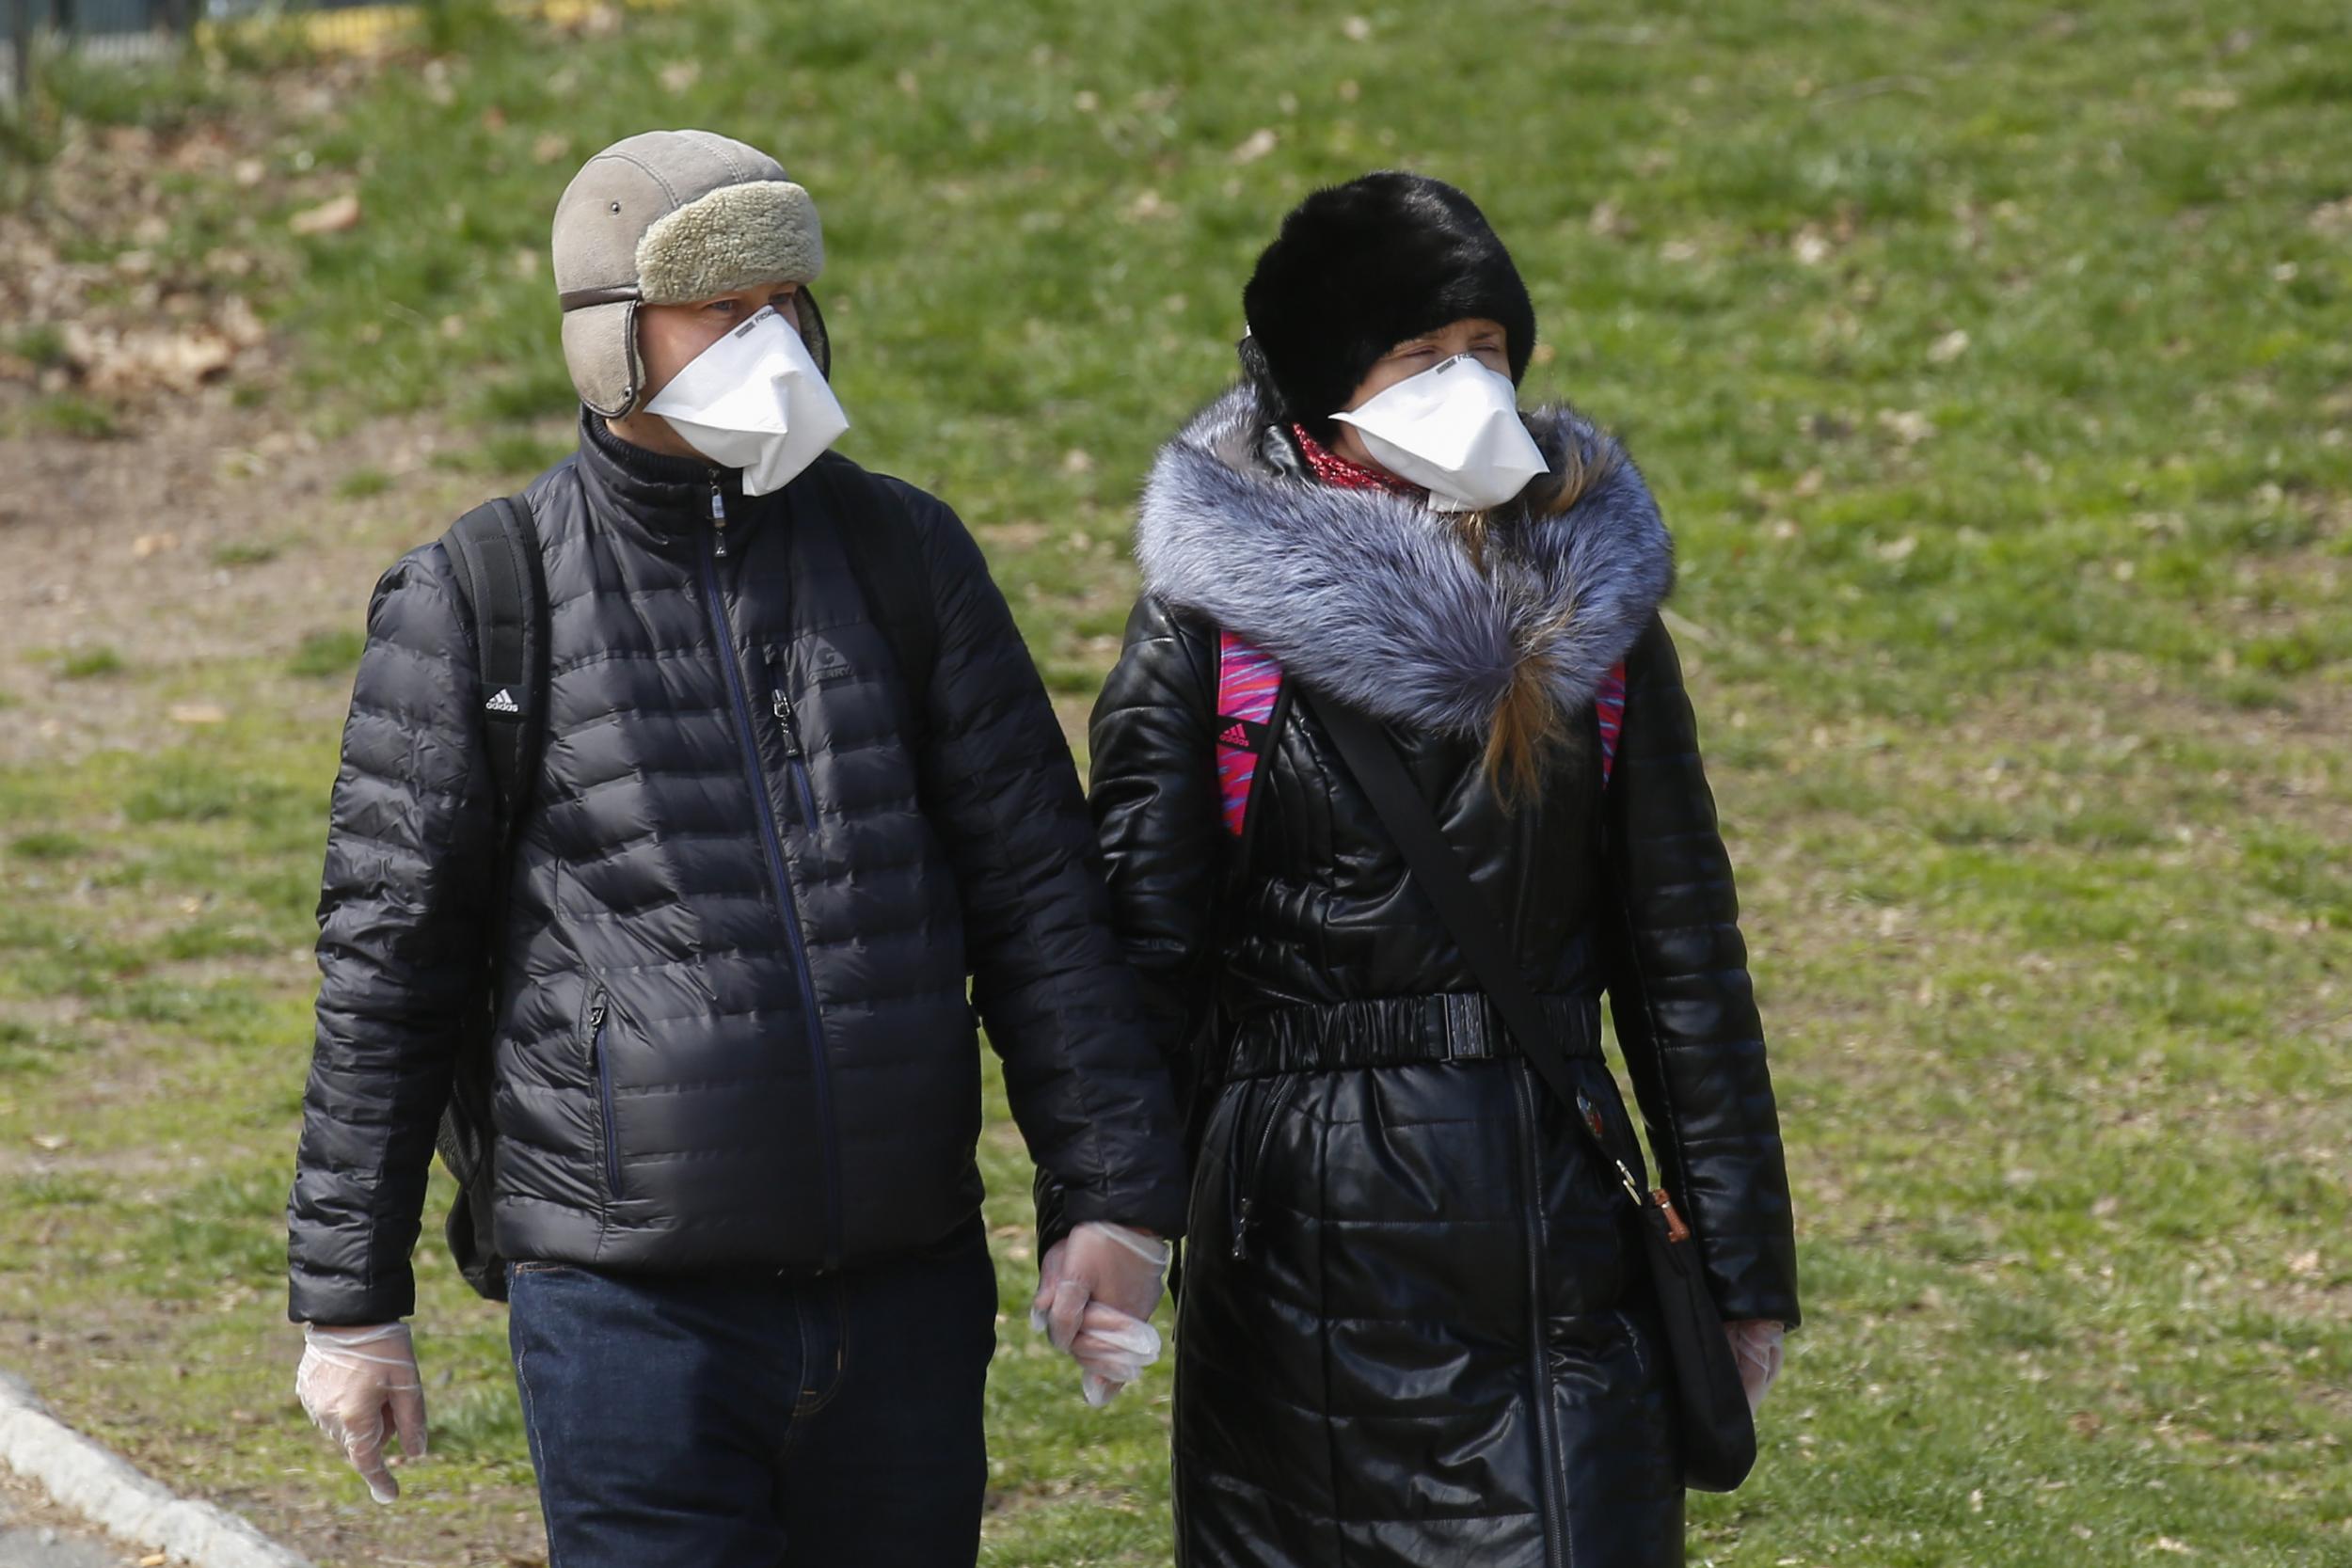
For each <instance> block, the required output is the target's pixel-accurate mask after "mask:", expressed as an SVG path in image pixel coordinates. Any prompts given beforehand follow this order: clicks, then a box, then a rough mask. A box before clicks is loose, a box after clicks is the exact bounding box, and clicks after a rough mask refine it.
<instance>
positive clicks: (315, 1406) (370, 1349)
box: [294, 1323, 424, 1503]
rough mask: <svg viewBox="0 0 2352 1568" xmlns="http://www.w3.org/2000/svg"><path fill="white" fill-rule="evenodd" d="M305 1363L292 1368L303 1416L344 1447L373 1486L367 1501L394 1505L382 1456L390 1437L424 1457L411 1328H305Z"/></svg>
mask: <svg viewBox="0 0 2352 1568" xmlns="http://www.w3.org/2000/svg"><path fill="white" fill-rule="evenodd" d="M302 1338H303V1346H302V1364H301V1365H300V1366H299V1367H297V1368H295V1369H294V1397H295V1398H296V1399H298V1400H300V1401H301V1402H302V1409H303V1412H304V1414H306V1415H308V1416H309V1417H310V1420H311V1423H312V1424H313V1425H315V1426H316V1427H317V1428H318V1429H319V1430H320V1431H321V1432H323V1433H326V1435H327V1436H329V1437H331V1438H333V1439H334V1440H335V1441H336V1442H338V1443H340V1444H342V1449H343V1452H344V1454H345V1455H346V1456H348V1457H349V1458H350V1460H351V1467H352V1468H353V1469H355V1470H357V1471H358V1472H359V1479H360V1480H361V1481H366V1482H367V1483H368V1496H369V1497H373V1498H374V1499H375V1500H376V1501H377V1502H380V1503H388V1502H390V1501H391V1500H392V1499H393V1498H394V1497H399V1496H400V1482H398V1481H394V1480H393V1479H392V1471H391V1466H390V1465H389V1464H388V1463H386V1461H385V1458H384V1438H385V1435H386V1434H387V1433H398V1435H399V1437H400V1451H401V1452H402V1453H404V1454H405V1455H406V1456H407V1457H408V1458H409V1459H411V1460H417V1459H422V1458H423V1457H424V1380H423V1378H421V1376H419V1375H418V1372H417V1353H416V1348H415V1346H414V1344H413V1343H411V1341H410V1339H409V1338H408V1325H407V1324H406V1323H377V1324H375V1325H373V1326H372V1327H364V1328H323V1327H321V1326H320V1325H318V1324H317V1323H305V1324H303V1325H302Z"/></svg>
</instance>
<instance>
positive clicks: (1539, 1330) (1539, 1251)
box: [1511, 1068, 1568, 1568]
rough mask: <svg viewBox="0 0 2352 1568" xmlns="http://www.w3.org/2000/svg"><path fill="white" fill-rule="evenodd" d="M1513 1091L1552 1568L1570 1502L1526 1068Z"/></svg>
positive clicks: (1563, 1555)
mask: <svg viewBox="0 0 2352 1568" xmlns="http://www.w3.org/2000/svg"><path fill="white" fill-rule="evenodd" d="M1511 1088H1512V1093H1513V1095H1514V1096H1515V1097H1516V1098H1517V1099H1518V1107H1519V1132H1520V1138H1519V1147H1520V1148H1521V1150H1522V1151H1523V1152H1524V1153H1525V1154H1526V1156H1527V1326H1528V1332H1529V1338H1530V1339H1531V1341H1532V1348H1531V1350H1530V1353H1529V1354H1530V1357H1531V1359H1532V1360H1533V1362H1534V1372H1535V1387H1534V1394H1535V1411H1534V1415H1535V1448H1536V1453H1537V1456H1538V1458H1539V1459H1540V1461H1541V1464H1542V1470H1543V1475H1542V1484H1543V1489H1544V1497H1543V1506H1544V1561H1545V1563H1546V1564H1547V1568H1553V1565H1559V1564H1565V1562H1566V1561H1567V1560H1568V1527H1567V1521H1566V1518H1565V1513H1566V1499H1565V1498H1564V1497H1561V1495H1560V1494H1561V1490H1562V1488H1563V1487H1564V1485H1565V1481H1564V1480H1563V1478H1562V1476H1561V1474H1560V1432H1559V1425H1558V1416H1557V1413H1556V1412H1555V1411H1554V1410H1553V1409H1552V1388H1551V1347H1550V1345H1549V1342H1548V1341H1547V1338H1546V1336H1545V1331H1544V1323H1545V1313H1544V1263H1543V1259H1544V1217H1543V1216H1544V1187H1543V1162H1542V1158H1541V1151H1540V1150H1539V1148H1537V1145H1536V1141H1535V1107H1534V1103H1533V1101H1532V1099H1531V1097H1530V1095H1529V1093H1528V1083H1527V1069H1525V1068H1518V1069H1515V1070H1514V1071H1513V1072H1512V1074H1511Z"/></svg>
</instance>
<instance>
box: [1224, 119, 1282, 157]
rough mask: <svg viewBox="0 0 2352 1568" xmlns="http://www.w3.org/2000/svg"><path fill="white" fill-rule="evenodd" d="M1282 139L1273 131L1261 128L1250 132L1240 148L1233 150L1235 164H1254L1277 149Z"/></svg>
mask: <svg viewBox="0 0 2352 1568" xmlns="http://www.w3.org/2000/svg"><path fill="white" fill-rule="evenodd" d="M1281 139H1282V138H1281V137H1279V136H1278V135H1275V134H1274V133H1273V131H1271V130H1269V129H1267V128H1265V127H1263V126H1261V127H1259V128H1258V129H1257V130H1255V131H1252V132H1250V133H1249V135H1248V138H1247V139H1245V140H1244V141H1243V142H1242V144H1241V145H1240V146H1239V147H1236V148H1235V149H1233V152H1232V159H1233V162H1235V163H1237V164H1254V163H1256V162H1257V161H1258V160H1259V159H1261V158H1263V157H1264V156H1265V155H1266V154H1267V153H1269V152H1271V151H1273V150H1274V149H1275V147H1276V146H1277V145H1278V144H1279V143H1280V141H1281Z"/></svg>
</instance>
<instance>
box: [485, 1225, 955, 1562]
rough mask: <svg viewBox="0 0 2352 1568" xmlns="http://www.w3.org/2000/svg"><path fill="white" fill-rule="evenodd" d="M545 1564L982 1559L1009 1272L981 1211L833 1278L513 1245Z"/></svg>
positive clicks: (517, 1323)
mask: <svg viewBox="0 0 2352 1568" xmlns="http://www.w3.org/2000/svg"><path fill="white" fill-rule="evenodd" d="M510 1291H511V1293H512V1296H513V1317H512V1322H511V1327H510V1336H511V1339H512V1343H513V1347H514V1352H515V1381H516V1385H517V1386H519V1387H520V1388H521V1390H522V1404H523V1425H524V1427H525V1429H526V1431H527V1432H528V1433H529V1435H530V1439H531V1462H532V1465H534V1466H535V1467H536V1468H537V1470H538V1472H539V1502H540V1507H541V1509H542V1511H543V1512H544V1513H545V1514H546V1516H547V1524H548V1563H549V1568H784V1565H787V1564H789V1565H801V1564H806V1565H811V1568H857V1565H860V1564H867V1563H871V1564H875V1565H877V1568H881V1565H884V1564H887V1565H889V1568H971V1565H972V1563H973V1562H974V1560H976V1559H977V1557H978V1555H979V1539H980V1505H981V1497H982V1495H983V1493H984V1491H985V1490H986V1487H987V1482H988V1454H987V1449H986V1447H985V1444H984V1440H983V1436H982V1433H981V1398H982V1394H983V1391H984V1389H985V1386H986V1383H987V1378H988V1363H989V1358H990V1357H991V1356H992V1355H993V1354H994V1353H995V1348H996V1275H995V1270H994V1267H993V1265H992V1264H991V1263H990V1261H989V1256H988V1237H987V1232H986V1231H985V1230H984V1229H983V1228H982V1227H981V1225H980V1222H979V1219H978V1218H977V1216H975V1217H974V1218H973V1219H972V1220H971V1221H970V1222H969V1223H967V1224H966V1225H964V1226H961V1227H958V1229H957V1230H956V1231H955V1232H954V1233H953V1234H951V1235H950V1236H949V1237H948V1238H947V1239H946V1241H944V1242H942V1243H938V1244H937V1245H936V1246H934V1247H932V1248H930V1249H929V1250H927V1251H926V1252H923V1253H921V1254H917V1255H913V1256H909V1257H906V1258H901V1259H893V1260H891V1261H889V1262H886V1263H882V1264H879V1265H876V1266H872V1267H868V1268H863V1269H857V1270H852V1271H850V1272H848V1273H845V1274H840V1275H832V1276H828V1277H824V1278H816V1279H809V1278H774V1277H749V1278H747V1277H743V1276H727V1277H647V1276H640V1275H609V1274H599V1273H596V1272H594V1271H591V1270H588V1269H583V1268H576V1267H573V1266H571V1265H569V1264H550V1263H518V1264H516V1265H515V1270H514V1275H513V1277H512V1279H511V1282H510Z"/></svg>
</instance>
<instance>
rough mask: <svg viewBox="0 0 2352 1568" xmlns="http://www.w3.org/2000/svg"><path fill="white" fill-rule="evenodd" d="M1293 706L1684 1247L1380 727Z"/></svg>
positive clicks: (1475, 968) (1574, 1104)
mask: <svg viewBox="0 0 2352 1568" xmlns="http://www.w3.org/2000/svg"><path fill="white" fill-rule="evenodd" d="M1295 700H1297V701H1299V702H1302V703H1305V704H1307V705H1308V706H1309V707H1310V708H1311V711H1312V712H1313V713H1314V715H1315V718H1316V719H1317V720H1318V721H1320V722H1321V723H1322V725H1323V729H1324V733H1325V734H1327V735H1328V736H1330V737H1331V739H1332V742H1333V743H1334V744H1335V745H1337V746H1338V747H1339V749H1340V757H1341V760H1342V761H1343V762H1345V763H1346V764H1347V770H1348V772H1350V773H1351V774H1353V775H1354V776H1355V779H1356V783H1357V784H1359V785H1360V786H1361V787H1362V789H1363V791H1364V793H1365V794H1367V795H1369V796H1371V797H1372V805H1373V809H1374V810H1375V811H1376V812H1377V813H1379V815H1380V820H1381V821H1382V822H1383V823H1385V824H1387V826H1388V830H1389V832H1390V835H1391V837H1393V838H1394V839H1395V840H1396V847H1397V848H1398V849H1399V850H1400V851H1402V852H1403V854H1404V856H1405V863H1406V865H1407V866H1409V867H1410V868H1411V869H1412V873H1413V879H1414V880H1415V881H1417V882H1419V883H1420V884H1421V888H1422V892H1423V893H1425V894H1427V895H1429V901H1430V902H1431V903H1433V904H1435V905H1437V907H1438V919H1439V920H1441V921H1443V922H1444V923H1445V927H1446V929H1447V930H1448V931H1449V932H1451V933H1452V934H1453V937H1454V945H1455V946H1456V947H1458V948H1460V949H1461V951H1462V958H1463V961H1464V962H1466V963H1468V964H1469V965H1470V973H1471V974H1473V975H1475V976H1476V977H1477V979H1478V984H1479V987H1480V989H1481V990H1485V991H1486V994H1487V996H1489V997H1490V998H1492V999H1493V1001H1494V1005H1495V1006H1496V1008H1497V1009H1498V1010H1499V1011H1500V1012H1501V1013H1502V1021H1503V1022H1504V1023H1505V1024H1507V1025H1508V1026H1509V1027H1510V1030H1511V1033H1512V1034H1513V1035H1514V1036H1515V1037H1518V1044H1519V1050H1520V1052H1521V1053H1523V1054H1524V1055H1525V1056H1526V1058H1527V1063H1528V1065H1529V1066H1530V1067H1532V1068H1534V1069H1535V1072H1536V1075H1537V1076H1538V1077H1540V1078H1542V1079H1543V1081H1544V1083H1545V1085H1547V1086H1548V1087H1549V1088H1550V1090H1551V1092H1552V1093H1553V1094H1555V1095H1557V1096H1559V1098H1560V1100H1561V1101H1562V1103H1564V1104H1565V1105H1568V1106H1570V1107H1571V1108H1573V1109H1574V1110H1575V1112H1576V1119H1577V1121H1578V1123H1579V1124H1580V1125H1581V1126H1582V1127H1583V1129H1584V1131H1585V1132H1587V1133H1588V1134H1590V1135H1591V1137H1592V1139H1593V1141H1594V1143H1595V1144H1597V1146H1598V1147H1599V1148H1600V1151H1601V1155H1602V1157H1603V1158H1604V1159H1606V1160H1607V1161H1608V1162H1609V1164H1611V1165H1613V1166H1614V1167H1615V1169H1616V1173H1617V1176H1618V1179H1619V1180H1620V1181H1622V1182H1623V1184H1624V1186H1625V1189H1626V1192H1627V1194H1628V1195H1629V1196H1631V1198H1632V1199H1633V1201H1634V1202H1635V1203H1636V1204H1644V1203H1645V1202H1646V1203H1654V1204H1656V1205H1657V1207H1658V1208H1659V1209H1660V1210H1661V1212H1662V1215H1663V1217H1664V1219H1665V1222H1666V1228H1667V1231H1668V1234H1669V1237H1670V1239H1672V1240H1675V1241H1680V1240H1682V1239H1683V1238H1684V1237H1685V1236H1687V1235H1688V1234H1689V1233H1690V1232H1689V1227H1686V1226H1685V1225H1684V1224H1683V1222H1682V1216H1681V1215H1680V1214H1679V1213H1678V1212H1676V1210H1675V1207H1674V1203H1673V1200H1672V1199H1671V1198H1669V1197H1668V1196H1666V1194H1665V1192H1664V1191H1663V1190H1662V1189H1661V1190H1659V1191H1657V1192H1655V1193H1653V1194H1651V1195H1650V1196H1649V1197H1648V1198H1647V1199H1645V1198H1644V1196H1643V1193H1642V1183H1641V1179H1640V1178H1639V1177H1637V1176H1636V1175H1635V1174H1634V1173H1635V1171H1637V1170H1638V1169H1639V1168H1640V1154H1639V1151H1638V1150H1631V1149H1622V1148H1618V1147H1617V1146H1616V1143H1615V1141H1614V1140H1613V1138H1611V1136H1610V1133H1609V1127H1610V1124H1609V1120H1608V1118H1607V1117H1604V1116H1602V1115H1601V1113H1600V1109H1599V1107H1597V1106H1596V1105H1595V1104H1594V1103H1593V1101H1592V1097H1591V1096H1590V1095H1588V1094H1586V1093H1585V1092H1584V1091H1583V1090H1582V1089H1581V1087H1579V1086H1578V1085H1577V1083H1576V1076H1575V1073H1574V1072H1573V1071H1572V1070H1571V1069H1570V1068H1569V1066H1568V1059H1567V1056H1566V1055H1565V1053H1563V1052H1562V1051H1561V1049H1560V1046H1559V1042H1558V1041H1556V1040H1555V1039H1553V1038H1552V1036H1551V1032H1550V1030H1549V1028H1547V1027H1546V1025H1545V1022H1544V1012H1543V1007H1542V1006H1541V1004H1539V1003H1538V1002H1537V1001H1536V1000H1535V993H1534V990H1532V989H1530V988H1529V986H1528V983H1527V976H1526V974H1525V973H1524V972H1523V971H1521V969H1520V968H1519V964H1518V958H1515V957H1514V956H1513V955H1512V952H1511V944H1510V940H1509V938H1508V937H1507V936H1506V935H1505V934H1504V931H1503V927H1502V921H1501V920H1500V919H1498V918H1497V917H1496V915H1495V912H1494V910H1493V908H1492V906H1490V905H1489V904H1487V902H1486V899H1485V898H1484V897H1483V896H1482V895H1480V894H1479V891H1478V889H1477V887H1476V886H1475V885H1474V884H1473V883H1472V882H1471V881H1470V873H1469V872H1467V871H1466V870H1464V869H1463V867H1462V858H1461V856H1460V855H1458V854H1457V853H1455V852H1454V847H1453V846H1452V845H1450V844H1448V843H1447V842H1446V841H1445V834H1444V832H1443V831H1442V830H1441V829H1439V828H1438V816H1437V813H1435V812H1434V811H1432V810H1431V809H1430V806H1429V802H1428V801H1427V800H1423V799H1422V794H1421V791H1420V790H1419V789H1417V788H1415V787H1414V785H1413V780H1412V776H1411V775H1410V774H1408V773H1406V770H1405V760H1404V758H1403V757H1401V756H1399V755H1398V754H1397V750H1396V746H1395V744H1394V743H1393V742H1391V740H1390V739H1389V736H1388V735H1387V733H1386V732H1385V731H1384V730H1383V729H1382V728H1381V726H1380V724H1379V722H1378V721H1376V720H1374V719H1372V718H1370V717H1369V716H1367V715H1365V714H1363V713H1360V712H1359V711H1357V710H1356V709H1354V708H1352V707H1349V706H1347V705H1344V704H1342V703H1338V702H1334V701H1332V700H1331V699H1330V698H1329V697H1327V696H1325V695H1321V694H1311V693H1309V692H1308V691H1307V690H1306V689H1303V688H1301V689H1299V690H1298V692H1297V693H1296V699H1295Z"/></svg>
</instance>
